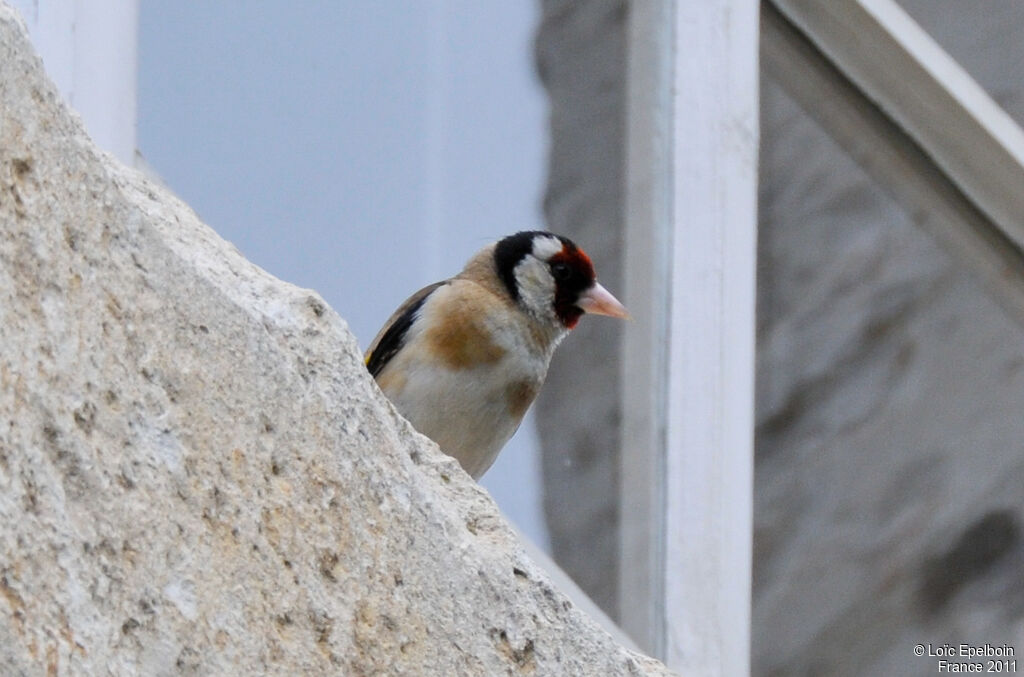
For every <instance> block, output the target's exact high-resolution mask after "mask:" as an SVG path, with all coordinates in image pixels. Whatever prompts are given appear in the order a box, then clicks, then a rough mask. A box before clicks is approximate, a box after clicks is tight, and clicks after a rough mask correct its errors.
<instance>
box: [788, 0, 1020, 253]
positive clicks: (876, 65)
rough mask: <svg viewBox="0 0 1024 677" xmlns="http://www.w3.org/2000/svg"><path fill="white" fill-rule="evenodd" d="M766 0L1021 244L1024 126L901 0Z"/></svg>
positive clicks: (1002, 230) (1009, 237) (1018, 244)
mask: <svg viewBox="0 0 1024 677" xmlns="http://www.w3.org/2000/svg"><path fill="white" fill-rule="evenodd" d="M771 2H772V4H773V5H774V6H775V7H776V8H778V10H779V12H781V14H782V15H783V16H785V17H786V19H787V20H788V21H789V22H790V23H792V24H793V25H794V26H796V27H797V28H798V29H799V30H800V31H801V32H802V33H803V34H804V35H806V36H807V38H808V39H809V40H810V41H811V42H813V43H814V45H815V46H816V47H817V48H818V49H819V50H820V51H821V52H822V53H823V54H824V55H825V56H826V57H827V58H828V59H829V61H831V62H832V64H833V65H834V66H835V67H836V68H837V69H838V70H839V71H841V72H842V73H843V74H844V75H845V76H846V77H847V78H848V79H849V80H850V81H851V82H852V83H853V84H854V85H856V87H857V88H858V89H860V90H861V91H862V92H863V94H864V95H865V96H866V97H867V98H868V99H869V100H871V101H872V102H873V103H874V104H875V105H877V106H878V107H879V108H880V109H881V110H882V111H884V112H885V114H886V115H887V116H889V117H890V118H892V120H893V121H895V122H896V124H897V125H898V126H899V127H901V128H902V129H903V130H904V131H905V132H906V133H907V134H908V135H909V136H910V137H911V138H912V139H913V140H914V142H915V143H917V144H918V145H919V146H920V147H921V149H922V150H923V151H924V153H925V154H927V155H928V156H929V157H930V158H931V159H932V160H933V161H934V163H935V165H936V166H937V167H938V168H939V169H940V170H941V171H942V172H943V173H944V174H945V175H946V176H947V177H948V178H949V180H950V181H951V182H952V183H953V184H955V185H956V186H957V187H958V188H959V189H960V190H961V191H963V193H964V194H965V195H966V196H967V197H968V198H970V199H971V200H972V201H973V202H974V203H975V204H976V205H977V207H978V208H979V209H980V210H981V211H982V212H983V213H984V214H985V215H986V216H987V217H988V218H989V219H991V220H992V221H993V223H995V224H996V225H997V226H998V228H999V229H1000V231H1001V232H1002V233H1003V234H1004V235H1005V236H1006V237H1007V238H1008V239H1009V240H1010V241H1012V242H1013V243H1015V244H1016V245H1017V246H1018V247H1024V190H1022V189H1021V187H1022V186H1024V131H1022V130H1021V129H1020V127H1018V126H1017V124H1016V123H1015V122H1014V121H1013V120H1012V119H1011V118H1010V117H1009V116H1008V115H1007V114H1006V112H1005V111H1004V110H1003V109H1002V108H1000V107H999V105H998V104H996V103H995V102H994V101H993V100H992V99H991V97H989V95H988V94H987V93H986V92H985V90H984V89H982V88H981V86H979V85H978V83H976V82H975V81H974V80H973V79H972V78H971V76H970V75H968V74H967V72H966V71H964V69H963V68H962V67H961V66H960V65H959V64H958V63H957V62H956V61H955V60H954V59H953V58H952V57H950V56H949V55H948V54H946V52H944V51H943V50H942V48H941V47H940V46H939V45H938V44H937V43H936V42H935V41H934V40H933V39H932V38H931V36H929V35H928V34H927V33H926V32H925V31H924V30H923V29H922V28H921V27H920V26H918V25H917V24H916V23H915V22H914V20H913V19H911V18H910V17H909V16H908V15H907V13H906V12H905V11H903V9H902V8H901V7H900V6H899V5H897V4H896V3H895V2H893V0H827V1H826V0H771Z"/></svg>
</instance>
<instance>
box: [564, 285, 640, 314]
mask: <svg viewBox="0 0 1024 677" xmlns="http://www.w3.org/2000/svg"><path fill="white" fill-rule="evenodd" d="M576 305H577V306H579V307H580V308H582V309H583V312H586V313H590V314H591V315H607V316H608V317H621V318H623V319H625V318H628V317H629V311H628V310H626V307H625V306H623V305H622V304H621V303H619V300H618V299H617V298H615V297H614V296H612V295H611V293H609V291H608V290H607V289H605V288H604V287H602V286H601V285H599V284H598V283H597V282H595V283H594V286H593V287H591V288H590V289H588V290H587V291H585V292H583V293H582V294H581V295H580V298H579V300H578V301H576Z"/></svg>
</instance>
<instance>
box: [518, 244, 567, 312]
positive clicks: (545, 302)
mask: <svg viewBox="0 0 1024 677" xmlns="http://www.w3.org/2000/svg"><path fill="white" fill-rule="evenodd" d="M558 246H559V251H561V243H559V245H558ZM536 248H537V247H536V245H534V249H535V250H536ZM514 274H515V277H516V285H517V287H518V288H519V302H520V303H521V304H522V305H523V306H524V307H526V308H527V309H528V310H529V311H530V312H531V313H532V314H533V315H535V316H536V317H538V318H543V319H546V320H550V319H553V318H554V317H555V308H554V305H553V303H554V299H555V278H553V277H551V272H550V271H549V270H548V267H547V265H546V264H544V263H542V262H541V261H538V260H537V259H536V258H534V257H532V256H527V257H526V258H524V259H523V260H522V261H520V262H519V265H517V266H516V269H515V271H514Z"/></svg>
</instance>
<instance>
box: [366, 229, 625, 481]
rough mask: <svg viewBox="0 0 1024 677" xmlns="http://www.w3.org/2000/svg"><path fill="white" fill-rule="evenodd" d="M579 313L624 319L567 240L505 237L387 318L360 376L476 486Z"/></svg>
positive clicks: (541, 235) (537, 234)
mask: <svg viewBox="0 0 1024 677" xmlns="http://www.w3.org/2000/svg"><path fill="white" fill-rule="evenodd" d="M584 313H592V314H595V315H608V316H610V317H622V318H624V317H628V313H627V312H626V309H625V308H624V307H623V306H622V304H621V303H619V302H618V301H617V300H616V299H615V297H614V296H612V295H611V294H610V293H609V292H608V291H607V290H605V288H604V287H602V286H601V285H600V284H598V283H597V280H596V278H595V276H594V266H593V265H592V264H591V262H590V259H589V258H588V257H587V255H586V254H585V253H584V252H583V250H581V249H580V248H579V247H577V246H576V245H575V244H573V242H572V241H571V240H569V238H567V237H562V236H560V235H554V234H552V233H547V232H543V231H526V232H521V233H516V234H515V235H510V236H509V237H506V238H504V239H502V240H500V241H499V242H497V243H495V244H491V245H489V246H487V247H485V248H484V249H482V250H480V251H479V252H477V253H476V254H475V255H474V256H473V258H471V259H470V260H469V262H468V263H467V264H466V267H465V268H464V269H463V270H462V272H461V273H459V274H458V275H456V276H455V277H453V278H451V279H449V280H445V281H443V282H438V283H436V284H432V285H430V286H429V287H424V288H423V289H421V290H420V291H418V292H416V293H415V294H413V295H412V296H411V297H410V298H409V299H408V300H407V301H406V302H405V303H403V304H402V305H401V307H399V308H398V310H396V311H395V313H394V314H393V315H392V316H391V318H390V319H389V320H388V321H387V323H386V324H385V325H384V328H383V329H381V330H380V332H379V333H378V334H377V336H376V338H374V339H373V343H371V344H370V348H369V349H368V350H367V351H366V367H367V369H368V370H369V371H370V374H371V375H372V376H373V378H374V379H376V381H377V384H378V385H379V386H380V388H381V390H382V391H383V392H384V394H385V395H387V397H388V399H390V400H391V402H392V403H394V405H395V407H396V408H397V409H398V411H399V413H401V414H402V415H403V416H405V418H407V419H408V420H409V422H410V423H412V424H413V426H414V427H415V428H416V429H417V430H418V431H419V432H421V433H423V434H424V435H426V436H427V437H429V438H430V439H432V440H434V442H436V443H437V445H438V446H439V447H440V448H441V450H442V451H444V452H445V453H446V454H448V455H450V456H454V457H455V458H456V459H457V460H458V461H459V463H460V464H461V465H462V467H463V469H465V471H466V472H467V473H469V474H470V475H472V476H473V478H474V479H479V478H480V476H482V475H483V474H484V472H486V471H487V469H488V468H490V467H491V464H492V463H493V462H494V459H495V458H496V457H497V455H498V452H499V451H501V448H502V447H503V446H505V443H506V442H508V440H509V438H511V437H512V435H513V433H515V431H516V429H517V428H518V427H519V423H520V422H521V421H522V420H523V415H524V414H525V413H526V410H527V409H528V408H529V406H530V404H531V403H532V402H533V400H534V398H535V397H536V395H537V392H538V391H539V390H540V387H541V384H542V383H543V382H544V377H545V375H546V374H547V371H548V364H549V362H550V361H551V356H552V354H553V353H554V351H555V348H556V347H557V346H558V344H559V342H561V340H562V339H563V338H565V336H566V334H568V332H569V330H570V329H572V328H573V327H575V326H576V323H577V322H578V321H579V319H580V317H581V316H582V315H583V314H584Z"/></svg>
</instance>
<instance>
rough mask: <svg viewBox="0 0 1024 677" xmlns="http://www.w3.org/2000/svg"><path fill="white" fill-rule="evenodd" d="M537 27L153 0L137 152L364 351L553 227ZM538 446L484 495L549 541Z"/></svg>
mask: <svg viewBox="0 0 1024 677" xmlns="http://www.w3.org/2000/svg"><path fill="white" fill-rule="evenodd" d="M537 18H538V8H537V6H536V5H535V3H534V2H523V1H522V0H503V1H501V2H497V1H495V2H486V3H481V2H473V1H471V0H420V1H417V2H411V1H409V2H406V1H399V0H386V1H382V2H357V1H354V0H353V1H348V2H300V3H291V2H283V1H277V2H252V1H251V0H250V1H242V0H231V1H225V0H221V1H220V2H216V3H201V2H194V1H188V2H147V1H145V0H143V2H141V3H140V25H139V94H138V98H139V105H138V112H139V115H138V145H139V149H140V150H141V152H142V154H143V156H144V158H145V160H146V161H147V162H148V163H149V164H150V165H151V166H152V167H153V168H154V169H155V170H156V171H157V172H158V173H159V174H160V175H161V176H162V177H163V179H164V180H165V181H166V182H167V184H168V185H169V186H170V187H171V188H173V189H174V190H175V191H176V192H177V193H178V194H180V195H181V196H182V198H184V199H185V200H186V201H187V202H188V203H189V204H190V205H191V206H192V207H193V208H194V209H195V210H196V211H197V212H198V213H199V215H200V216H201V217H202V218H203V220H204V221H206V222H207V223H209V224H210V225H211V226H212V227H213V228H214V229H216V230H217V232H218V233H219V234H220V235H221V236H222V237H224V238H225V239H227V240H229V241H231V242H233V243H234V244H235V245H236V246H237V247H238V248H239V249H240V250H241V251H242V253H243V254H245V255H246V256H247V257H248V258H249V259H250V260H252V261H253V262H255V263H256V264H258V265H260V266H261V267H263V268H265V269H266V270H268V271H269V272H271V273H273V274H274V275H276V276H277V277H280V278H282V279H284V280H287V281H289V282H292V283H294V284H297V285H300V286H303V287H310V288H313V289H316V290H317V291H318V292H319V293H320V294H322V295H323V297H324V298H325V299H326V300H327V302H328V303H330V304H331V306H332V307H333V308H334V309H335V310H337V311H338V312H339V313H340V314H341V316H342V317H344V318H345V319H346V321H347V322H348V323H349V325H350V327H351V328H352V330H353V332H354V333H355V334H356V336H357V338H358V339H359V342H360V345H362V346H364V347H365V346H366V345H367V344H368V343H369V341H370V340H371V339H372V338H373V335H374V334H375V333H376V331H377V329H378V328H379V326H380V324H381V323H382V322H383V321H384V320H385V319H386V318H387V317H388V315H390V313H391V312H392V310H394V308H395V307H396V306H397V305H398V304H399V303H400V302H401V301H402V300H404V298H405V297H407V296H408V295H409V294H411V293H412V292H414V291H416V290H417V289H419V288H420V287H422V286H424V285H425V284H428V283H430V282H433V281H435V280H437V279H441V278H443V277H447V276H449V275H451V274H454V273H455V272H457V271H458V269H459V268H460V267H461V265H462V263H463V262H464V261H465V260H466V259H467V258H468V257H469V255H470V254H471V253H472V252H473V251H475V250H476V249H478V248H479V247H480V246H482V245H483V244H486V243H487V242H489V241H491V240H494V239H497V238H499V237H501V236H503V235H506V234H509V233H512V232H515V231H517V230H523V229H534V228H541V227H543V223H542V220H541V216H540V208H539V206H540V199H541V194H542V192H541V191H542V186H543V180H544V175H545V154H546V150H547V141H546V138H547V136H546V135H547V131H546V115H547V111H546V99H545V96H544V93H543V91H542V89H541V87H540V85H539V83H538V82H537V80H536V76H535V73H534V65H533V52H532V49H533V43H532V41H533V32H534V30H535V23H536V21H537ZM528 423H529V422H528ZM524 428H527V424H524ZM532 438H533V431H532V429H526V430H521V431H520V433H519V434H518V435H517V439H516V440H514V441H513V443H511V444H510V445H509V447H508V448H506V450H505V452H504V453H503V454H502V456H501V458H500V459H499V462H498V463H497V464H496V465H495V467H494V468H493V469H492V470H491V471H490V472H489V473H488V475H487V476H486V477H485V478H484V482H483V484H484V486H486V487H487V488H488V489H489V490H490V491H491V492H492V494H494V496H495V498H496V499H497V500H498V503H499V505H501V506H502V509H503V510H505V511H506V512H507V513H509V514H511V515H512V516H513V517H514V518H515V520H516V521H517V522H518V523H519V524H520V526H521V528H523V530H524V531H525V532H526V533H527V534H529V535H530V536H531V537H533V538H534V539H535V540H536V541H538V542H539V543H540V544H541V545H542V546H544V547H546V542H547V537H546V530H545V529H544V527H543V524H542V520H541V518H540V507H539V481H538V472H539V469H538V468H539V464H538V462H537V459H536V451H535V444H534V441H533V439H532Z"/></svg>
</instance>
